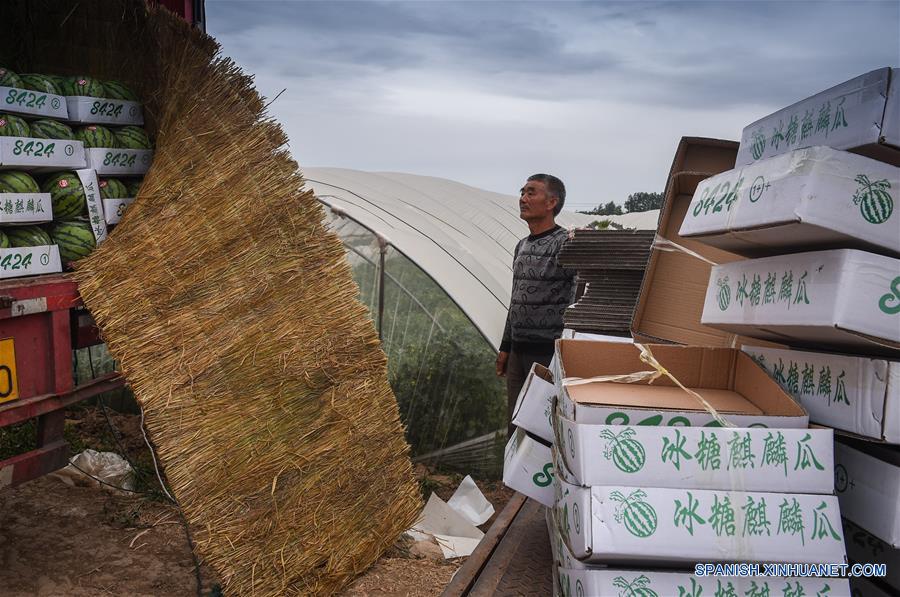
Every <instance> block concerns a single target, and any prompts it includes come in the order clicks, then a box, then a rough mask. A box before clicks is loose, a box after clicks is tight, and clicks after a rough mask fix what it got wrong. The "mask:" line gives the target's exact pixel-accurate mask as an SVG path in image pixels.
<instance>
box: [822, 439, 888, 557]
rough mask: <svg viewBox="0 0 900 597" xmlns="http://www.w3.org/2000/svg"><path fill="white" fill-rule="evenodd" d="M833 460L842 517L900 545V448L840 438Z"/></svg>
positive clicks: (886, 540)
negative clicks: (899, 497) (899, 449)
mask: <svg viewBox="0 0 900 597" xmlns="http://www.w3.org/2000/svg"><path fill="white" fill-rule="evenodd" d="M834 463H835V475H834V477H835V479H834V484H835V490H836V491H837V496H838V499H839V500H840V502H841V513H842V514H843V515H844V517H845V518H846V519H847V520H850V521H851V522H854V523H856V524H858V525H859V526H860V527H862V528H863V529H865V530H867V531H868V532H870V533H871V534H872V535H874V536H876V537H878V538H879V539H881V540H882V541H884V542H885V543H887V544H888V545H890V546H891V547H892V548H894V549H897V548H900V499H898V496H900V451H898V450H897V449H896V448H891V447H888V446H883V445H880V444H872V443H864V442H861V441H857V440H851V439H847V438H841V440H840V441H838V442H835V445H834Z"/></svg>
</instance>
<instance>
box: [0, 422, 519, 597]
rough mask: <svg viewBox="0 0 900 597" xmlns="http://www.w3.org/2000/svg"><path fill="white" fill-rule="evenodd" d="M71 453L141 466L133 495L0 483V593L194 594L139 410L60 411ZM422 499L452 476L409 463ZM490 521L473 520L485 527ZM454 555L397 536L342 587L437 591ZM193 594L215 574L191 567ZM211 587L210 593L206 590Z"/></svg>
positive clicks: (493, 497) (359, 595) (186, 555)
mask: <svg viewBox="0 0 900 597" xmlns="http://www.w3.org/2000/svg"><path fill="white" fill-rule="evenodd" d="M68 416H69V417H70V418H69V420H68V424H67V437H68V438H69V441H70V443H72V444H74V446H73V451H78V450H80V449H83V448H84V447H92V448H95V449H98V450H110V451H116V452H121V451H122V450H121V448H124V449H125V451H127V452H128V453H129V458H130V459H131V460H132V462H133V463H134V464H135V466H136V467H137V468H138V469H141V470H143V471H144V474H143V475H142V478H141V479H140V480H139V481H138V487H137V489H138V490H140V491H142V492H144V493H142V494H121V493H112V492H109V491H107V490H104V489H100V488H98V487H96V486H75V487H72V486H69V485H66V484H65V483H63V482H62V481H61V480H59V479H56V478H53V477H43V478H40V479H37V480H35V481H32V482H30V483H26V484H23V485H20V486H18V487H15V488H11V489H4V490H0V594H2V595H3V596H4V597H20V596H21V597H25V596H28V597H31V596H37V597H57V596H58V597H89V596H90V597H93V596H96V595H116V596H118V595H128V596H134V597H139V596H154V597H155V596H170V595H171V596H182V595H184V596H195V595H197V578H196V567H195V564H194V558H193V557H192V555H191V550H190V547H189V543H188V540H187V536H186V534H185V530H184V526H183V525H182V522H181V519H180V516H179V514H178V511H177V509H176V508H175V507H174V506H172V505H171V504H170V503H168V502H167V501H165V500H164V499H163V498H162V496H161V495H160V493H159V491H158V489H159V487H158V483H155V481H153V479H152V475H148V474H146V470H148V468H149V466H150V465H149V463H150V460H149V452H148V451H147V450H146V447H145V446H144V445H143V439H142V438H141V436H140V424H139V417H136V416H133V415H121V414H117V413H111V414H110V416H111V419H112V423H113V428H114V429H116V430H117V433H115V434H113V433H111V432H110V428H109V425H107V423H106V420H105V418H104V417H103V415H102V412H101V411H100V410H99V409H97V408H90V409H79V410H77V411H72V412H70V413H69V415H68ZM417 473H418V476H419V477H420V484H421V485H422V487H423V493H424V494H425V497H427V494H428V493H430V491H435V492H436V493H437V494H438V495H439V496H440V497H442V498H443V499H445V500H446V499H448V498H449V497H450V495H452V493H453V491H454V490H455V488H456V486H457V485H458V484H459V481H460V480H461V479H462V477H461V476H456V475H450V476H447V475H433V474H431V473H429V472H428V471H426V470H424V469H423V468H421V467H420V468H419V469H417ZM479 487H481V489H482V491H484V493H485V495H486V496H487V498H488V499H489V500H490V501H491V503H493V504H494V507H495V509H496V510H497V512H499V511H500V510H501V509H502V507H503V505H504V504H505V503H506V501H507V500H508V499H509V497H510V496H511V495H512V492H511V491H510V490H508V489H506V488H505V487H503V486H502V484H501V483H499V482H491V483H481V482H479ZM490 522H491V521H489V522H488V524H485V525H483V526H482V529H483V530H487V528H488V527H489V526H490ZM461 565H462V561H453V562H448V561H445V560H442V559H432V558H429V557H422V556H421V555H416V554H413V553H410V549H409V545H408V544H407V543H399V544H398V545H397V546H395V547H394V548H392V549H391V550H389V551H388V553H387V554H385V556H383V557H382V558H381V559H380V560H379V561H378V562H377V563H376V564H375V566H373V567H372V568H371V569H370V570H369V571H368V572H367V573H365V574H364V575H363V576H361V577H360V578H359V579H357V580H356V581H355V582H354V583H353V584H352V585H351V586H350V587H349V588H348V590H347V591H346V592H345V595H346V596H347V597H368V596H378V597H383V596H398V597H399V596H409V597H426V596H431V595H439V594H440V593H441V591H442V590H443V588H444V586H445V585H446V584H447V583H448V582H449V581H450V578H451V577H452V576H453V573H454V572H455V571H456V570H457V569H458V568H459V567H460V566H461ZM200 574H201V578H202V581H203V594H204V595H210V594H211V591H213V589H214V587H215V584H216V578H215V574H214V572H213V571H212V570H211V569H209V568H207V567H206V566H201V569H200ZM213 594H215V593H213Z"/></svg>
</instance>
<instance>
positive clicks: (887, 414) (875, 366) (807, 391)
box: [743, 346, 900, 444]
mask: <svg viewBox="0 0 900 597" xmlns="http://www.w3.org/2000/svg"><path fill="white" fill-rule="evenodd" d="M743 350H744V352H745V353H747V354H748V355H750V357H751V358H753V360H755V361H756V362H757V363H758V364H759V366H760V367H762V368H763V369H765V370H766V371H767V372H768V374H769V376H770V377H772V379H774V380H775V381H776V382H777V383H778V384H779V385H780V386H781V387H782V388H783V389H784V390H785V391H786V392H788V393H789V394H790V395H791V396H792V397H793V398H794V399H795V400H797V401H798V402H800V404H802V405H803V407H804V408H805V409H806V410H807V411H808V412H809V420H810V422H812V423H818V424H820V425H827V426H829V427H833V428H835V429H836V430H840V431H842V432H844V433H852V434H854V435H857V436H859V437H861V438H863V439H867V440H870V441H871V440H876V441H885V442H888V443H892V444H900V362H897V361H889V360H885V359H874V358H866V357H859V356H853V355H842V354H828V353H822V352H807V351H801V350H783V349H778V348H763V347H760V346H744V349H743Z"/></svg>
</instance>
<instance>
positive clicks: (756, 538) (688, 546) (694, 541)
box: [554, 475, 846, 566]
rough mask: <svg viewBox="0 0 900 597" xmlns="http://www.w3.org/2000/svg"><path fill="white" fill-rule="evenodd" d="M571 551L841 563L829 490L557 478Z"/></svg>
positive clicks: (627, 560) (624, 559) (587, 555)
mask: <svg viewBox="0 0 900 597" xmlns="http://www.w3.org/2000/svg"><path fill="white" fill-rule="evenodd" d="M554 487H555V490H556V505H555V509H556V515H557V524H558V525H559V531H560V533H561V534H562V536H563V539H564V540H565V541H566V544H567V545H568V546H569V549H570V550H571V552H572V554H573V555H574V556H575V557H576V558H578V559H580V560H582V561H584V562H591V563H606V564H622V565H630V564H639V565H642V566H650V565H653V564H661V563H665V564H684V565H693V564H694V563H696V562H760V563H799V564H806V563H810V564H818V563H844V562H845V561H846V555H845V552H844V538H843V531H842V529H841V512H840V507H839V505H838V500H837V498H836V497H835V496H833V495H808V494H787V493H760V492H754V493H747V492H742V491H709V490H703V489H693V490H692V489H660V488H648V487H623V486H602V487H580V486H577V485H571V484H569V483H566V482H565V481H563V480H562V478H561V476H560V475H557V476H556V477H555V482H554Z"/></svg>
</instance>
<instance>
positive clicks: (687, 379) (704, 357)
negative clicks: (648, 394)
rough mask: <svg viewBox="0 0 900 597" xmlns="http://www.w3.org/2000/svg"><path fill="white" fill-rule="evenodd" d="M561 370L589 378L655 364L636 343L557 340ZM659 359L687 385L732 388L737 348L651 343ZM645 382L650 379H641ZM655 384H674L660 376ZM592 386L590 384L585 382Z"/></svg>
mask: <svg viewBox="0 0 900 597" xmlns="http://www.w3.org/2000/svg"><path fill="white" fill-rule="evenodd" d="M556 346H557V348H556V350H557V354H558V355H559V358H560V359H561V360H560V371H561V372H562V374H563V376H564V377H578V378H582V379H586V378H589V377H597V376H601V375H628V374H630V373H635V372H638V371H651V370H652V369H653V368H652V367H651V366H650V365H648V364H646V363H644V362H643V361H641V359H640V354H641V353H640V350H638V349H637V347H635V346H634V345H633V344H624V343H621V342H596V341H591V340H557V344H556ZM649 348H650V350H651V351H652V352H653V356H654V357H656V359H657V361H659V363H660V364H661V365H662V366H663V367H665V368H666V369H667V370H668V371H669V372H670V373H671V374H672V375H673V376H674V377H675V378H676V379H678V381H680V382H681V383H682V384H684V385H686V386H688V387H697V388H715V389H731V385H732V379H731V375H732V371H733V369H734V362H735V359H736V357H737V355H738V354H739V353H738V351H735V350H731V349H727V348H719V349H712V348H703V347H697V346H669V345H650V346H649ZM638 383H639V384H643V385H645V384H646V383H647V382H638ZM653 385H655V386H674V385H675V383H674V382H673V381H672V380H671V379H669V378H668V377H665V376H663V377H660V378H658V379H657V380H656V381H654V382H653ZM584 387H589V386H584Z"/></svg>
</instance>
